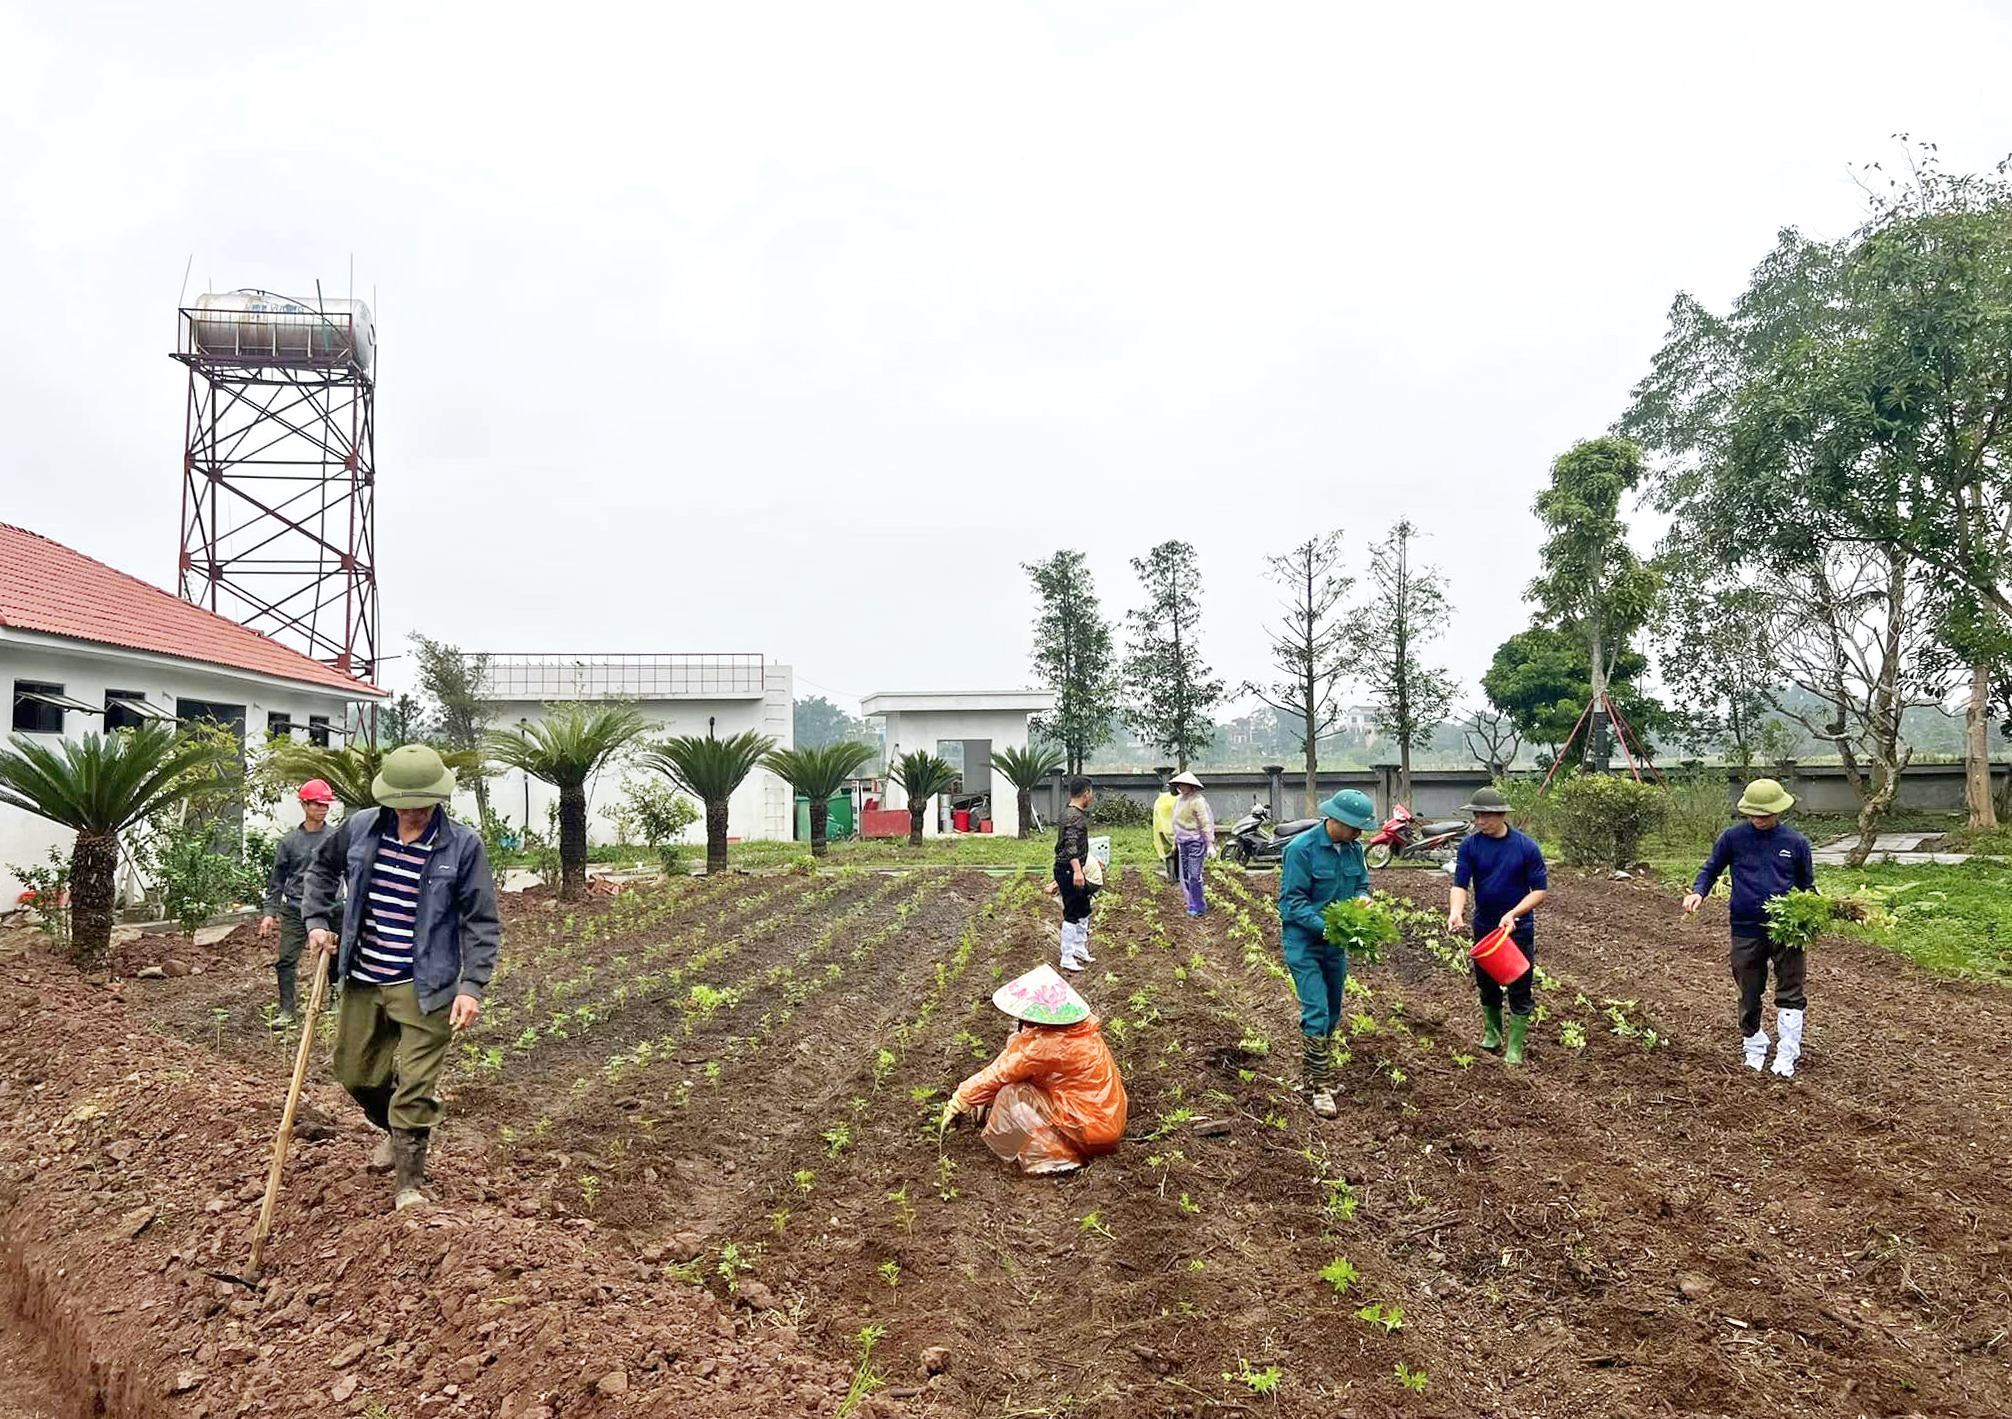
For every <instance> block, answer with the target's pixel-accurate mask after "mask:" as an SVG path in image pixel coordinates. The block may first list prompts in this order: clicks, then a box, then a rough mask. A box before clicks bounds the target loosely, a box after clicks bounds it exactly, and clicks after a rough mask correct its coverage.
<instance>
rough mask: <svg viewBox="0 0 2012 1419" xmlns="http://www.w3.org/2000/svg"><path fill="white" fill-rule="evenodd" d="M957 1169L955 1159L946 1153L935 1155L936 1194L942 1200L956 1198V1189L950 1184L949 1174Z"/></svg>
mask: <svg viewBox="0 0 2012 1419" xmlns="http://www.w3.org/2000/svg"><path fill="white" fill-rule="evenodd" d="M956 1171H957V1160H956V1159H954V1158H952V1157H951V1156H950V1155H949V1154H947V1153H939V1154H937V1155H936V1196H937V1197H938V1198H939V1199H941V1200H942V1201H944V1202H953V1201H955V1200H956V1199H957V1196H958V1192H957V1189H956V1188H954V1187H952V1186H951V1185H950V1175H951V1174H952V1173H955V1172H956Z"/></svg>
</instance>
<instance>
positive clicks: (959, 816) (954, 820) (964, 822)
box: [950, 808, 971, 833]
mask: <svg viewBox="0 0 2012 1419" xmlns="http://www.w3.org/2000/svg"><path fill="white" fill-rule="evenodd" d="M950 826H951V827H953V828H955V829H956V830H957V831H958V832H960V833H968V832H970V831H971V810H970V809H969V808H956V809H952V810H951V813H950Z"/></svg>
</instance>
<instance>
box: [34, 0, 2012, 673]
mask: <svg viewBox="0 0 2012 1419" xmlns="http://www.w3.org/2000/svg"><path fill="white" fill-rule="evenodd" d="M2006 15H2007V11H2006V9H2005V7H2002V6H2000V7H1995V9H1994V7H1992V6H1990V5H1987V4H1981V3H1980V4H1953V3H1941V4H1937V3H1921V4H1915V5H1912V6H1909V7H1907V8H1906V9H1905V10H1904V11H1900V10H1896V9H1895V8H1894V7H1893V6H1892V5H1891V4H1890V3H1882V4H1861V3H1844V0H1823V3H1808V4H1770V3H1766V0H1744V3H1739V4H1727V5H1715V4H1697V3H1687V4H1681V5H1679V4H1673V3H1671V4H1663V5H1657V6H1642V5H1615V4H1612V3H1605V4H1589V5H1565V4H1550V5H1546V4H1530V5H1520V6H1505V5H1500V4H1475V5H1445V4H1442V5H1436V6H1431V7H1426V6H1392V5H1376V6H1368V5H1362V6H1353V5H1344V4H1339V3H1332V0H1330V3H1318V4H1309V5H1303V6H1301V5H1273V4H1261V3H1252V0H1241V2H1240V3H1233V4H1158V3H1134V2H1133V0H1125V3H1102V4H1097V3H1054V4H1030V5H1010V4H988V5H963V4H951V3H944V0H931V3H924V4H916V5H904V6H897V5H875V4H857V5H832V4H828V3H816V4H804V5H798V6H768V5H756V4H745V3H743V4H703V5H701V4H671V5H662V6H653V7H643V6H629V7H614V6H606V7H603V6H598V5H592V4H571V5H556V6H555V5H540V6H536V7H508V6H498V5H494V4H487V5H480V6H467V7H449V6H446V5H433V4H427V5H409V4H408V5H396V6H390V5H371V4H356V5H348V6H344V7H340V8H337V9H329V8H327V7H319V8H317V7H298V6H283V5H272V4H261V5H255V6H254V5H244V6H215V5H208V6H206V5H193V4H190V5H173V6H170V5H156V4H130V5H105V4H91V3H71V4H54V3H41V4H23V3H20V0H0V151H4V153H5V161H4V162H0V193H4V199H0V200H4V203H5V213H4V216H5V220H4V222H0V270H4V271H5V272H6V273H7V275H8V277H9V278H10V279H9V288H8V293H7V297H6V309H7V313H8V317H9V318H8V320H7V325H6V334H5V337H4V339H0V430H4V432H5V439H4V444H0V518H4V519H5V520H7V521H11V522H16V523H20V524H24V525H26V526H28V527H30V528H33V529H35V530H37V531H40V532H43V533H45V534H47V535H49V536H52V537H55V538H57V539H59V540H61V541H64V542H67V543H69V544H71V545H73V546H75V547H77V548H79V549H81V550H83V551H85V552H87V553H90V554H91V555H93V556H96V557H99V558H101V559H103V560H105V561H108V562H110V563H112V564H113V565H115V566H118V567H120V568H122V569H124V570H127V571H131V572H133V573H135V574H137V575H140V576H143V577H146V578H147V579H149V580H152V581H155V582H158V583H161V584H163V585H170V586H171V585H172V584H173V576H174V558H175V553H176V551H177V540H176V539H177V510H178V500H179V469H178V456H179V450H180V444H181V438H182V403H183V395H184V391H183V372H182V370H181V368H180V367H179V366H177V365H175V364H174V363H173V362H172V361H170V360H169V359H168V357H167V352H168V351H169V350H170V348H171V347H172V344H173V338H174V329H175V318H174V310H175V305H176V301H177V295H178V292H179V291H180V288H181V284H182V278H183V272H184V268H185V265H186V264H187V263H188V262H189V260H190V258H191V257H193V260H194V265H193V273H192V275H191V277H190V282H189V295H190V297H191V299H192V298H193V297H194V295H195V294H196V293H197V292H198V291H201V290H203V289H205V288H206V287H209V288H214V289H219V290H227V289H231V288H234V287H239V286H256V287H263V288H267V289H273V290H280V291H286V292H293V293H303V292H304V293H307V294H310V295H311V294H312V292H313V288H314V286H313V283H314V281H315V280H316V279H317V278H318V279H320V280H321V282H322V283H323V289H324V290H325V291H327V292H328V293H330V294H339V293H340V292H341V291H342V290H343V289H344V288H345V287H346V286H347V284H348V280H349V269H350V260H351V257H352V254H353V256H354V260H355V272H356V285H357V290H358V293H359V294H362V295H365V296H366V297H367V296H368V295H369V293H371V292H372V291H374V292H375V293H376V299H377V313H378V321H379V324H378V331H379V338H380V342H381V346H382V355H381V360H380V363H379V368H378V374H379V433H378V442H377V461H378V469H379V478H380V492H379V513H378V520H379V546H380V578H381V582H382V587H383V597H384V611H385V622H386V631H387V636H386V639H387V640H389V641H393V642H397V644H394V645H392V646H390V647H388V648H389V649H392V650H398V649H402V648H403V644H402V643H403V639H404V636H405V633H406V632H407V631H408V630H412V629H419V630H423V631H425V632H427V633H428V634H431V635H434V636H437V637H440V638H444V639H447V640H450V641H454V642H456V643H458V644H460V645H462V646H464V647H465V648H468V649H491V650H527V651H536V650H578V651H627V650H633V651H685V650H758V651H761V652H763V653H764V654H766V655H767V656H769V657H770V658H771V659H776V660H783V661H787V662H789V663H791V664H793V665H794V666H795V667H796V668H797V674H798V693H800V694H807V693H813V692H815V691H819V690H823V691H827V692H830V693H831V694H832V695H833V697H834V698H837V699H840V700H842V701H849V700H850V699H852V698H853V697H856V696H859V695H863V694H868V693H871V692H873V691H875V690H878V689H963V688H996V687H1007V686H1014V685H1020V684H1024V683H1027V681H1028V667H1027V649H1028V636H1027V623H1028V620H1029V617H1030V614H1031V598H1030V594H1029V592H1028V589H1027V584H1026V579H1025V577H1024V576H1023V575H1022V573H1021V572H1020V570H1019V566H1020V563H1022V562H1024V561H1028V560H1031V559H1033V558H1036V557H1039V556H1042V555H1045V554H1046V553H1048V552H1051V551H1053V550H1054V549H1056V548H1058V547H1065V546H1067V547H1078V548H1081V549H1083V550H1084V551H1085V552H1087V553H1088V554H1089V556H1090V559H1091V562H1092V565H1093V567H1094V569H1095V572H1096V576H1097V584H1098V589H1099V590H1100V592H1101V593H1102V594H1103V597H1104V600H1105V605H1106V608H1107V611H1108V612H1109V613H1110V614H1113V615H1117V614H1119V613H1121V612H1122V611H1123V609H1124V608H1125V607H1126V606H1128V605H1130V604H1131V603H1132V602H1133V601H1134V600H1135V598H1136V582H1135V580H1134V578H1133V576H1132V574H1131V572H1130V569H1129V566H1128V561H1127V559H1128V558H1129V557H1131V556H1134V555H1137V554H1139V553H1141V552H1143V551H1144V550H1145V549H1146V548H1147V547H1149V546H1151V545H1152V544H1153V543H1155V542H1158V541H1160V540H1162V539H1164V538H1169V537H1181V538H1186V539H1188V540H1190V541H1192V542H1193V543H1195V545H1196V546H1197V547H1198V549H1199V550H1200V553H1201V557H1202V566H1203V573H1204V576H1203V581H1204V586H1203V595H1204V619H1203V625H1202V634H1203V642H1204V649H1205V653H1206V654H1207V655H1208V657H1209V659H1210V660H1211V661H1212V662H1213V664H1214V666H1215V668H1216V669H1217V671H1218V672H1219V673H1221V674H1223V675H1224V676H1225V677H1227V678H1228V679H1229V680H1230V681H1231V682H1232V683H1235V682H1236V681H1238V680H1240V679H1242V678H1244V677H1246V676H1256V675H1259V674H1261V673H1262V672H1263V669H1264V664H1263V661H1264V641H1263V635H1262V630H1261V626H1262V624H1263V622H1264V621H1265V620H1266V619H1267V618H1268V617H1269V616H1270V615H1271V614H1272V612H1273V604H1274V603H1273V599H1272V593H1271V590H1270V588H1269V587H1268V586H1266V584H1265V583H1264V582H1263V581H1262V580H1261V578H1260V575H1259V573H1260V570H1261V558H1262V556H1263V554H1265V553H1267V552H1273V551H1279V550H1283V549H1284V548H1286V547H1288V546H1290V545H1291V544H1292V543H1294V542H1297V541H1299V540H1302V539H1303V538H1304V537H1306V536H1307V535H1309V534H1312V533H1316V532H1320V531H1324V530H1326V529H1328V528H1332V527H1341V528H1344V529H1346V531H1347V533H1348V536H1349V539H1350V541H1351V543H1352V544H1353V546H1354V547H1355V548H1356V552H1355V556H1354V559H1353V560H1354V566H1355V569H1357V570H1360V567H1361V563H1362V562H1363V560H1364V552H1363V549H1364V548H1365V547H1366V544H1367V543H1368V541H1370V540H1371V539H1372V538H1374V537H1375V536H1378V535H1380V534H1381V533H1382V532H1383V531H1384V530H1385V529H1386V528H1387V527H1388V526H1389V524H1390V523H1391V522H1392V521H1394V520H1395V519H1397V518H1399V517H1403V516H1409V517H1412V518H1414V519H1416V520H1417V521H1419V522H1421V523H1422V524H1424V525H1426V526H1427V527H1428V528H1429V529H1431V531H1432V534H1433V536H1432V539H1431V541H1429V542H1428V543H1427V544H1426V546H1427V549H1428V554H1429V555H1430V556H1431V557H1432V558H1434V559H1435V560H1438V561H1439V562H1441V563H1443V564H1444V565H1445V566H1446V568H1447V570H1448V571H1449V572H1450V573H1451V576H1452V590H1453V604H1454V606H1455V608H1456V615H1455V617H1454V620H1453V622H1452V624H1451V625H1450V626H1449V627H1448V629H1447V635H1446V638H1445V641H1444V642H1443V650H1444V659H1445V660H1446V661H1447V663H1449V664H1450V665H1451V666H1452V668H1453V669H1454V670H1455V672H1456V673H1457V674H1458V675H1459V676H1460V677H1461V678H1462V680H1463V683H1464V686H1465V692H1466V694H1467V696H1468V698H1469V699H1476V698H1478V690H1477V688H1476V683H1475V682H1476V681H1477V680H1478V678H1479V675H1480V673H1481V671H1482V670H1483V669H1484V668H1485V666H1486V664H1487V661H1488V657H1489V655H1490V654H1491V653H1492V651H1493V649H1494V647H1495V645H1496V644H1497V643H1498V642H1499V641H1501V640H1502V639H1503V638H1504V637H1505V636H1507V635H1509V634H1511V633H1512V632H1514V631H1516V630H1518V629H1521V628H1522V626H1523V625H1524V623H1525V611H1524V609H1523V608H1522V606H1521V604H1520V592H1521V588H1522V587H1523V585H1524V583H1525V582H1526V581H1527V580H1528V579H1529V577H1530V575H1531V573H1532V571H1533V569H1534V566H1535V556H1534V548H1535V544H1536V541H1537V537H1536V533H1535V525H1534V522H1533V520H1532V518H1531V517H1530V514H1529V506H1530V500H1531V497H1532V496H1533V494H1534V493H1535V492H1536V491H1537V489H1538V487H1539V485H1540V483H1541V481H1542V479H1543V478H1544V476H1545V471H1546V468H1547V466H1548V464H1549V461H1550V460H1551V458H1552V457H1554V456H1555V455H1556V454H1557V453H1559V452H1560V451H1562V450H1563V449H1564V448H1565V447H1566V446H1568V445H1569V444H1570V443H1571V442H1572V441H1573V440H1574V439H1577V438H1581V437H1585V436H1588V435H1591V434H1595V433H1598V432H1600V431H1601V430H1602V429H1603V428H1604V427H1605V426H1606V425H1607V424H1608V423H1610V422H1611V421H1612V419H1613V418H1614V417H1615V416H1616V415H1617V414H1618V413H1619V412H1620V410H1621V409H1622V407H1623V406H1624V404H1625V401H1626V396H1627V391H1628V388H1629V386H1630V385H1631V384H1632V383H1633V382H1634V380H1635V379H1636V378H1637V377H1638V376H1639V375H1640V374H1641V373H1642V372H1643V370H1644V369H1645V367H1646V363H1647V361H1648V359H1649V356H1650V355H1651V353H1652V352H1653V351H1654V349H1655V348H1656V345H1657V344H1658V342H1659V340H1660V337H1661V335H1662V332H1663V321H1664V315H1665V313H1666V311H1667V309H1668V307H1669V303H1670V300H1671V297H1672V296H1673V294H1674V293H1675V292H1676V291H1678V290H1679V289H1688V290H1691V291H1694V292H1696V293H1698V294H1699V295H1701V296H1703V297H1704V298H1705V299H1707V300H1708V301H1710V302H1712V303H1714V304H1723V303H1724V302H1725V301H1726V300H1727V299H1728V298H1729V297H1730V296H1731V295H1732V294H1733V293H1734V292H1735V291H1737V290H1738V289H1739V288H1740V287H1741V285H1742V284H1743V282H1744V279H1745V275H1746V273H1747V271H1748V270H1749V269H1750V267H1751V266H1752V265H1753V264H1754V262H1755V261H1756V260H1757V259H1758V258H1759V257H1760V256H1761V255H1762V253H1763V252H1764V251H1765V250H1766V248H1767V247H1768V245H1769V244H1770V242H1771V240H1772V237H1773V234H1774V232H1775V230H1776V229H1777V228H1778V227H1780V226H1783V225H1788V224H1795V225H1800V226H1802V227H1804V228H1805V229H1807V230H1809V231H1812V232H1814V233H1818V234H1822V235H1841V234H1843V233H1845V232H1847V231H1849V230H1850V229H1851V228H1852V226H1853V225H1855V223H1856V221H1857V219H1858V216H1859V214H1860V212H1861V210H1862V199H1861V195H1860V193H1859V192H1858V191H1857V190H1856V188H1855V187H1854V186H1853V183H1852V178H1851V166H1852V165H1853V164H1855V163H1860V162H1865V161H1870V160H1875V159H1887V160H1892V159H1893V158H1895V157H1896V156H1897V155H1898V152H1899V149H1898V146H1897V145H1896V144H1895V143H1893V142H1892V141H1891V138H1890V135H1892V134H1893V133H1895V132H1897V131H1900V130H1908V131H1911V132H1913V133H1914V134H1915V135H1917V136H1920V137H1928V138H1932V139H1934V140H1936V141H1937V142H1939V143H1940V144H1941V146H1942V151H1943V154H1944V157H1945V159H1946V160H1947V161H1948V163H1949V165H1950V166H1952V167H1955V168H1981V167H1987V166H1989V165H1990V164H1991V163H1993V162H1995V161H1996V160H1997V159H1998V158H1999V157H2001V156H2002V155H2003V152H2004V150H2005V149H2006V148H2008V147H2012V127H2008V125H2007V124H2006V123H2005V122H2004V121H2003V120H2004V118H2005V105H2004V102H2003V97H2002V85H2001V84H2000V83H1999V82H1998V76H2000V75H2002V74H2003V73H2005V72H2007V70H2008V68H2009V67H2012V32H2008V23H2007V19H2006ZM1896 26H1901V29H1900V30H1899V31H1896ZM1908 36H1918V37H1921V38H1922V41H1923V43H1922V44H1920V45H1914V44H1912V43H1911V42H1910V41H1909V40H1908V38H1907V37H1908ZM1924 54H1934V55H1941V56H1947V57H1946V58H1945V59H1936V60H1934V61H1933V62H1931V61H1930V60H1929V59H1927V58H1923V57H1922V56H1923V55H1924ZM1994 120H1996V121H1994ZM404 664H405V663H404V662H393V664H392V665H391V666H390V667H389V668H388V670H387V674H386V676H385V678H386V679H387V681H388V682H390V683H392V684H399V683H402V682H403V679H404V676H403V675H402V674H401V671H402V670H403V668H404Z"/></svg>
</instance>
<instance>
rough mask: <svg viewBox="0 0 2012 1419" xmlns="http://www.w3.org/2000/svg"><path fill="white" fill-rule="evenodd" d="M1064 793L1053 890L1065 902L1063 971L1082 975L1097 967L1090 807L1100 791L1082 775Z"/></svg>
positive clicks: (1074, 779)
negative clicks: (1092, 922)
mask: <svg viewBox="0 0 2012 1419" xmlns="http://www.w3.org/2000/svg"><path fill="white" fill-rule="evenodd" d="M1062 789H1063V791H1064V792H1065V793H1067V794H1068V795H1069V806H1068V807H1067V808H1064V809H1063V810H1062V823H1061V826H1060V827H1059V828H1058V829H1057V831H1056V833H1055V885H1054V886H1053V888H1051V889H1050V890H1052V891H1054V892H1056V893H1058V894H1059V895H1060V896H1061V898H1062V969H1063V970H1065V971H1080V970H1082V969H1083V967H1085V966H1087V965H1091V964H1094V963H1095V961H1096V959H1097V958H1096V957H1095V956H1092V955H1091V954H1090V893H1091V890H1092V888H1091V883H1090V873H1089V870H1088V869H1089V864H1090V804H1091V802H1092V801H1093V800H1095V798H1096V796H1097V791H1096V788H1095V786H1094V785H1092V784H1091V782H1090V781H1089V780H1088V779H1086V778H1084V777H1082V776H1081V775H1080V774H1079V775H1077V776H1076V777H1074V778H1071V779H1068V780H1066V781H1065V782H1064V783H1063V784H1062Z"/></svg>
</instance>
